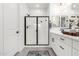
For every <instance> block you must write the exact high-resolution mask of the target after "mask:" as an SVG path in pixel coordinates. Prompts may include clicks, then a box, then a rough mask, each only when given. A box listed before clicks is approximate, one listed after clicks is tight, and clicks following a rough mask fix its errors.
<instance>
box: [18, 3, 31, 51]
mask: <svg viewBox="0 0 79 59" xmlns="http://www.w3.org/2000/svg"><path fill="white" fill-rule="evenodd" d="M27 13H29V8H28V7H27V5H26V4H24V3H22V4H19V32H20V33H19V50H22V49H23V48H24V16H27Z"/></svg>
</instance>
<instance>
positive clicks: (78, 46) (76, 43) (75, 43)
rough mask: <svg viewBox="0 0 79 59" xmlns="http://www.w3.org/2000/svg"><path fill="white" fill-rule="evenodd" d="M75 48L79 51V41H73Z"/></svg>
mask: <svg viewBox="0 0 79 59" xmlns="http://www.w3.org/2000/svg"><path fill="white" fill-rule="evenodd" d="M73 48H75V49H76V50H78V51H79V41H76V40H73Z"/></svg>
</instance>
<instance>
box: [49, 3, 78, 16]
mask: <svg viewBox="0 0 79 59" xmlns="http://www.w3.org/2000/svg"><path fill="white" fill-rule="evenodd" d="M77 7H78V8H79V6H77ZM55 15H79V11H78V10H76V9H74V10H73V9H72V7H71V3H69V4H68V3H62V5H61V4H60V3H51V4H50V16H55Z"/></svg>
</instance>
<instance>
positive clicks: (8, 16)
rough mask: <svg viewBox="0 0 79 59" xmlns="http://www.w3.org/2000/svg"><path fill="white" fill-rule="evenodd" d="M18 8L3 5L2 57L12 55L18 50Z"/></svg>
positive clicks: (15, 5) (13, 5)
mask: <svg viewBox="0 0 79 59" xmlns="http://www.w3.org/2000/svg"><path fill="white" fill-rule="evenodd" d="M17 30H18V6H17V4H14V3H8V4H7V3H6V4H4V55H14V54H15V53H16V52H17V50H18V46H17V45H18V34H17Z"/></svg>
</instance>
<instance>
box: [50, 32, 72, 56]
mask: <svg viewBox="0 0 79 59" xmlns="http://www.w3.org/2000/svg"><path fill="white" fill-rule="evenodd" d="M50 36H51V37H50V46H51V47H52V49H53V50H54V51H55V53H56V55H57V56H71V55H72V40H70V39H68V38H65V37H62V36H60V35H56V34H52V33H51V35H50Z"/></svg>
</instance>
